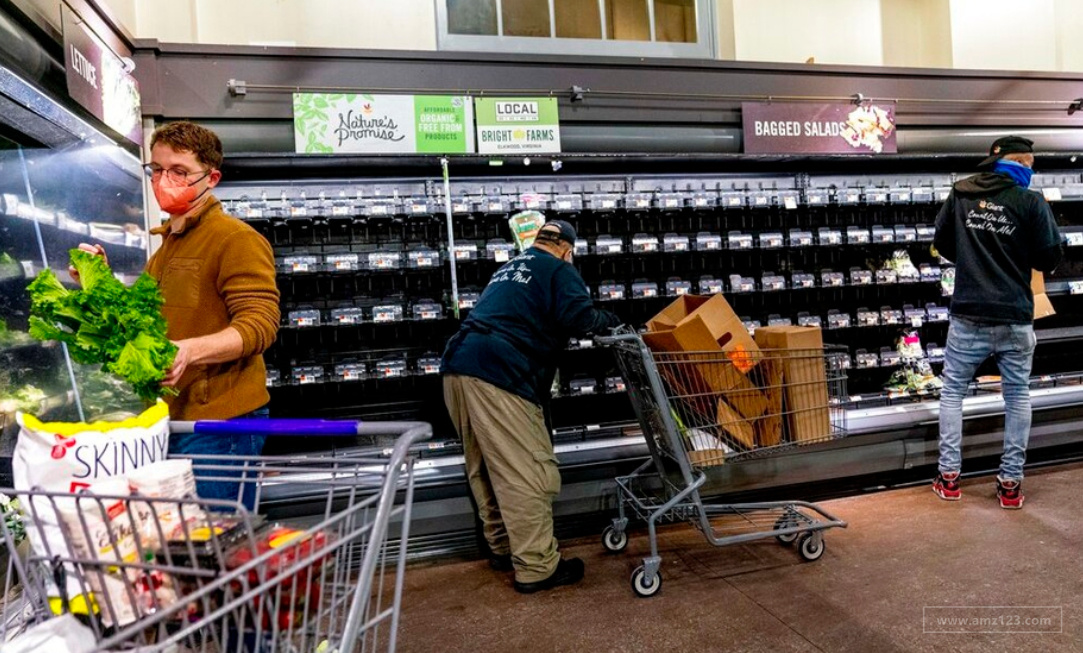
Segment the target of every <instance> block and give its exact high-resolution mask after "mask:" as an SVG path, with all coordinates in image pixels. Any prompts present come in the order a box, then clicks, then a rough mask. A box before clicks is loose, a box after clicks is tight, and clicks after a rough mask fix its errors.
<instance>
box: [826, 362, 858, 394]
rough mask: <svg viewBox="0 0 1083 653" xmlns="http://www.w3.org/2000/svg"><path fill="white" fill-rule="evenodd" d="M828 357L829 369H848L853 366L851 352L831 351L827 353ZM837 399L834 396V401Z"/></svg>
mask: <svg viewBox="0 0 1083 653" xmlns="http://www.w3.org/2000/svg"><path fill="white" fill-rule="evenodd" d="M826 357H827V369H829V370H848V369H851V368H852V367H853V360H851V359H850V354H848V353H846V352H844V351H829V352H827V354H826ZM835 400H836V399H835V398H832V402H834V401H835Z"/></svg>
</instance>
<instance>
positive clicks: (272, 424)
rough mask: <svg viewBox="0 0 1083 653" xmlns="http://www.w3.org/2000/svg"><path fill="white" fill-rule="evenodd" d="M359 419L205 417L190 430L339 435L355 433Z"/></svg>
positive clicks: (260, 433) (209, 433)
mask: <svg viewBox="0 0 1083 653" xmlns="http://www.w3.org/2000/svg"><path fill="white" fill-rule="evenodd" d="M359 423H360V422H356V421H352V420H324V419H231V420H206V421H199V422H196V423H195V424H194V425H193V429H192V430H193V432H194V433H205V434H208V435H239V434H244V433H252V434H256V435H294V436H343V435H357V426H358V424H359Z"/></svg>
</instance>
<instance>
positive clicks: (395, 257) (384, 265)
mask: <svg viewBox="0 0 1083 653" xmlns="http://www.w3.org/2000/svg"><path fill="white" fill-rule="evenodd" d="M456 249H458V247H456ZM474 250H475V253H476V251H477V245H474ZM368 267H369V269H370V270H397V269H399V268H400V267H402V252H396V251H393V250H386V249H382V250H380V251H376V252H369V254H368Z"/></svg>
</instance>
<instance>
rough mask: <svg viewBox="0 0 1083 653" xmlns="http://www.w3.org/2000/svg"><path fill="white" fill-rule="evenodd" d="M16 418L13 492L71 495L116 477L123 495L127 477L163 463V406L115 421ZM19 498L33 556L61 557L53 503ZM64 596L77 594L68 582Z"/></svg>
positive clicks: (65, 549) (165, 450)
mask: <svg viewBox="0 0 1083 653" xmlns="http://www.w3.org/2000/svg"><path fill="white" fill-rule="evenodd" d="M17 420H18V423H19V427H20V430H19V437H18V441H17V442H16V444H15V451H14V453H13V455H12V463H11V464H12V476H13V480H14V486H15V489H16V490H45V491H50V492H65V493H72V494H74V493H75V492H78V491H79V490H82V489H86V488H88V487H90V486H91V485H92V484H94V483H97V482H99V481H103V480H106V479H109V478H113V477H117V478H121V479H124V483H125V490H124V494H127V478H126V475H127V474H128V473H130V472H131V471H133V470H135V469H138V468H140V467H143V466H146V465H150V464H153V463H156V462H159V461H162V460H165V458H166V456H167V455H168V453H169V408H168V407H167V406H166V404H165V403H164V402H158V403H157V404H155V405H154V406H152V407H150V408H149V409H147V410H146V411H144V412H143V413H142V414H141V415H139V416H137V417H133V418H130V419H126V420H123V421H119V422H94V423H91V424H86V423H82V422H74V423H67V422H42V421H41V420H39V419H37V418H36V417H34V416H32V415H26V414H22V413H20V414H18V415H17ZM21 499H22V502H23V505H24V506H26V509H27V512H28V514H30V515H31V516H32V517H33V519H34V524H33V525H31V527H30V528H28V529H27V531H28V532H27V535H28V537H29V539H30V544H31V547H32V549H33V552H34V554H35V555H37V556H41V557H43V558H50V557H52V556H53V555H56V554H58V553H59V554H61V555H65V554H67V553H68V545H67V543H66V541H65V538H64V533H63V531H62V530H61V526H60V521H59V517H58V515H57V514H56V509H55V503H54V502H52V501H50V500H48V499H47V498H45V497H41V496H34V497H26V498H22V497H21ZM58 594H59V592H58ZM68 594H69V596H75V595H78V594H79V588H78V586H77V585H76V584H74V583H73V581H72V580H70V579H69V582H68Z"/></svg>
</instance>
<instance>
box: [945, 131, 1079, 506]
mask: <svg viewBox="0 0 1083 653" xmlns="http://www.w3.org/2000/svg"><path fill="white" fill-rule="evenodd" d="M1033 145H1034V143H1033V142H1032V141H1030V140H1028V139H1025V138H1021V137H1018V136H1006V137H1004V138H1000V139H997V140H996V142H994V143H993V146H992V148H990V151H989V158H987V159H986V160H985V161H983V162H982V166H981V167H983V168H988V167H991V169H990V170H988V171H986V172H982V173H981V174H978V175H975V176H973V177H969V178H967V179H964V180H962V181H960V182H957V183H956V184H955V186H954V188H953V189H952V192H951V194H950V195H949V196H948V199H947V201H945V202H944V206H943V207H942V208H941V209H940V214H939V215H938V216H937V219H936V238H935V245H936V249H937V251H939V253H940V255H941V256H943V257H944V258H946V259H948V260H950V261H952V262H953V263H955V266H956V271H955V293H954V295H953V296H952V299H951V326H950V327H949V330H948V344H947V350H946V353H945V357H944V388H943V390H941V393H940V469H939V474H938V475H937V477H936V479H935V480H934V481H933V491H934V492H936V494H937V495H938V496H939V497H940V498H941V499H945V500H948V501H957V500H959V499H960V498H961V497H962V492H961V491H960V489H959V472H960V469H961V467H962V454H961V451H962V428H963V397H964V396H965V395H966V392H967V388H968V386H969V384H970V381H971V379H972V378H973V377H974V373H975V372H976V371H977V368H978V366H979V365H981V363H982V362H984V361H985V359H987V358H988V357H989V356H995V357H996V361H997V366H998V367H999V368H1000V376H1001V392H1002V394H1003V396H1004V407H1005V416H1004V455H1003V457H1002V458H1001V465H1000V473H999V474H998V475H997V497H998V498H999V501H1000V506H1001V507H1002V508H1007V509H1018V508H1022V507H1023V492H1022V481H1023V463H1024V461H1025V459H1026V449H1027V440H1028V438H1029V437H1030V420H1031V407H1030V370H1031V364H1032V362H1033V359H1034V347H1035V344H1036V340H1035V337H1034V297H1033V294H1032V293H1031V290H1030V277H1031V269H1032V268H1033V269H1036V270H1040V271H1043V272H1051V271H1053V270H1054V269H1055V268H1056V267H1057V264H1058V263H1059V262H1060V259H1061V254H1062V251H1061V243H1062V237H1061V235H1060V232H1059V231H1058V229H1057V225H1056V221H1055V220H1054V218H1053V212H1052V211H1051V210H1050V208H1049V204H1048V203H1047V202H1046V201H1045V199H1044V198H1043V197H1042V196H1041V194H1039V193H1036V192H1034V191H1031V190H1028V188H1029V187H1030V179H1031V175H1032V174H1033V172H1032V167H1033V165H1034V150H1033Z"/></svg>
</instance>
